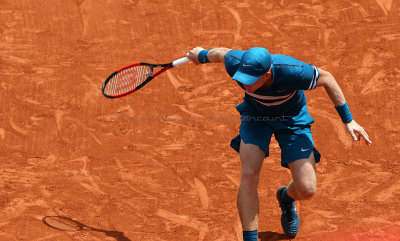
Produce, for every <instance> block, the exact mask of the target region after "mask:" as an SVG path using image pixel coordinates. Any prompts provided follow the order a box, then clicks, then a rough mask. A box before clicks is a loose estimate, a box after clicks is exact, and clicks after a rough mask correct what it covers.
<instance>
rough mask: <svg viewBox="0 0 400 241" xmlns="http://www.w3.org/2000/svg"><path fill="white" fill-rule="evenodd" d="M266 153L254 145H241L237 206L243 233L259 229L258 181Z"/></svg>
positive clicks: (242, 143)
mask: <svg viewBox="0 0 400 241" xmlns="http://www.w3.org/2000/svg"><path fill="white" fill-rule="evenodd" d="M264 158H265V152H264V151H263V150H261V149H260V148H259V147H258V146H256V145H253V144H245V143H244V142H243V140H242V141H241V143H240V160H241V163H242V171H241V177H240V187H239V192H238V196H237V206H238V211H239V216H240V221H241V223H242V228H243V231H254V230H257V229H258V214H259V203H258V193H257V187H258V181H259V175H260V171H261V167H262V163H263V160H264Z"/></svg>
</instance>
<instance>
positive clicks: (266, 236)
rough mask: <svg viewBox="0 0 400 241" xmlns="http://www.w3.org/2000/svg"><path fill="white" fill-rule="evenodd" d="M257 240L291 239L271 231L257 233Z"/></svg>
mask: <svg viewBox="0 0 400 241" xmlns="http://www.w3.org/2000/svg"><path fill="white" fill-rule="evenodd" d="M258 238H260V240H261V241H274V240H291V238H289V237H287V236H286V235H285V234H282V233H276V232H271V231H265V232H259V233H258Z"/></svg>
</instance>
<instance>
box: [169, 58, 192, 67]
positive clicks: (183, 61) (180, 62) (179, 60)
mask: <svg viewBox="0 0 400 241" xmlns="http://www.w3.org/2000/svg"><path fill="white" fill-rule="evenodd" d="M189 61H190V59H189V58H188V57H183V58H180V59H177V60H175V61H174V62H172V66H178V65H181V64H186V63H187V62H189Z"/></svg>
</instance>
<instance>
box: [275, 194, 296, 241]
mask: <svg viewBox="0 0 400 241" xmlns="http://www.w3.org/2000/svg"><path fill="white" fill-rule="evenodd" d="M286 189H287V187H280V188H279V189H278V191H277V192H276V198H277V199H278V202H279V206H280V207H281V210H282V216H281V225H282V229H283V232H284V233H285V234H286V235H287V236H288V237H290V238H294V237H295V236H296V235H297V232H298V231H299V226H300V218H299V214H298V213H297V211H296V206H295V205H294V202H291V203H283V202H282V200H281V195H282V192H283V191H285V190H286Z"/></svg>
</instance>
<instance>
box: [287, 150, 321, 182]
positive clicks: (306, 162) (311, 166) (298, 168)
mask: <svg viewBox="0 0 400 241" xmlns="http://www.w3.org/2000/svg"><path fill="white" fill-rule="evenodd" d="M288 165H289V169H290V172H291V173H292V178H293V183H294V184H295V187H296V189H310V188H311V189H315V188H316V185H317V175H316V165H315V158H314V153H312V152H311V154H310V156H309V157H308V158H303V159H299V160H296V161H294V162H291V163H288Z"/></svg>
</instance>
